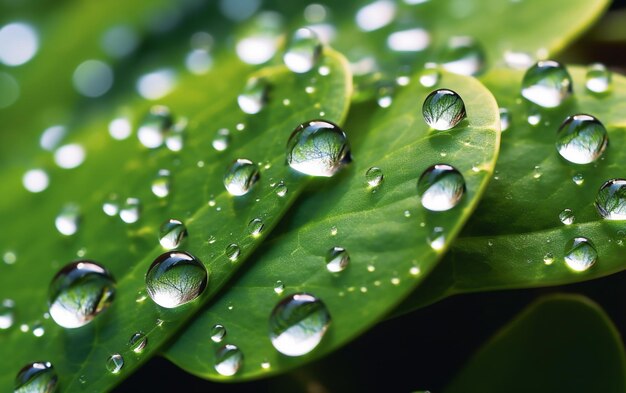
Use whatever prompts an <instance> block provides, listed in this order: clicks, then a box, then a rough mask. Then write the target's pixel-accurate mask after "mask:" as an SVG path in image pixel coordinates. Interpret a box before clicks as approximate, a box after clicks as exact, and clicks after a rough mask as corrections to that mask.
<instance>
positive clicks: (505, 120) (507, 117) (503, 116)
mask: <svg viewBox="0 0 626 393" xmlns="http://www.w3.org/2000/svg"><path fill="white" fill-rule="evenodd" d="M510 126H511V112H509V110H508V109H506V108H500V131H502V132H504V131H506V130H508V129H509V127H510Z"/></svg>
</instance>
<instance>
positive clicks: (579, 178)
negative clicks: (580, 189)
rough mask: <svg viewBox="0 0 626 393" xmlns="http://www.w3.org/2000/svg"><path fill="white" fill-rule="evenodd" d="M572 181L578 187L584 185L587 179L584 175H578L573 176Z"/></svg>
mask: <svg viewBox="0 0 626 393" xmlns="http://www.w3.org/2000/svg"><path fill="white" fill-rule="evenodd" d="M572 181H573V182H574V184H576V185H577V186H582V185H583V183H584V182H585V177H584V176H583V174H582V173H577V174H575V175H574V176H572Z"/></svg>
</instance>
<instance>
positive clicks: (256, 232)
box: [248, 218, 265, 237]
mask: <svg viewBox="0 0 626 393" xmlns="http://www.w3.org/2000/svg"><path fill="white" fill-rule="evenodd" d="M263 229H265V223H263V220H261V219H260V218H254V219H252V220H251V221H250V222H249V223H248V233H250V235H251V236H252V237H259V236H261V233H263Z"/></svg>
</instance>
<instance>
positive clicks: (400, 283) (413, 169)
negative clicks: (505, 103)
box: [165, 74, 500, 380]
mask: <svg viewBox="0 0 626 393" xmlns="http://www.w3.org/2000/svg"><path fill="white" fill-rule="evenodd" d="M417 79H418V78H415V79H414V82H413V83H412V84H410V85H409V86H407V87H406V88H404V89H402V90H401V91H400V93H399V94H398V96H397V98H396V99H394V102H393V104H392V105H391V106H390V107H389V108H387V109H385V110H382V109H380V110H377V111H374V110H372V105H373V104H372V103H365V104H360V105H356V106H353V108H352V110H351V114H352V115H351V116H350V117H349V119H348V122H347V124H346V127H345V129H346V132H347V133H348V134H349V135H350V138H351V141H352V144H353V156H354V162H353V165H352V166H351V168H350V169H349V170H348V171H346V172H345V173H343V174H341V175H340V176H338V178H337V179H336V181H337V182H336V184H332V185H330V184H328V185H327V187H316V189H313V190H311V191H310V192H309V193H308V194H307V195H306V197H305V198H304V199H303V200H302V201H300V203H299V204H298V206H297V208H296V209H294V211H293V212H291V213H290V214H289V215H288V216H287V217H286V219H285V220H284V224H281V226H280V227H279V228H278V229H277V233H278V234H277V235H276V236H273V237H272V239H271V240H270V241H268V242H267V243H266V244H264V246H263V247H262V249H260V250H259V252H258V253H257V254H256V256H255V257H254V260H253V261H251V264H250V265H249V267H248V266H246V268H245V270H244V271H243V273H242V275H241V276H240V277H239V278H238V279H237V280H236V281H235V282H233V283H232V286H229V288H228V290H227V291H226V292H224V293H223V294H222V295H221V296H220V297H219V298H218V299H216V301H215V302H214V303H212V304H211V306H210V307H209V308H208V309H206V310H205V311H204V312H203V313H202V314H201V315H199V316H198V317H197V318H196V319H195V320H194V322H193V324H192V325H190V326H189V327H188V328H187V330H186V331H185V332H184V333H183V334H182V335H181V336H180V337H179V338H178V340H177V341H176V342H175V343H173V345H172V346H171V347H169V348H168V349H167V351H166V353H165V355H166V356H167V357H168V358H169V359H170V360H172V361H173V362H174V363H176V364H177V365H178V366H180V367H182V368H184V369H185V370H187V371H189V372H191V373H193V374H196V375H199V376H201V377H204V378H209V379H216V380H225V379H229V380H233V379H237V380H241V379H248V378H255V377H260V376H264V375H270V374H275V373H280V372H284V371H286V370H288V369H291V368H293V367H296V366H298V365H301V364H303V363H304V362H307V361H310V360H313V359H315V358H319V357H320V356H322V355H324V354H327V353H329V352H331V351H332V350H334V349H336V348H337V347H338V346H340V345H342V344H345V343H346V342H348V341H349V340H351V339H353V338H354V337H356V336H357V335H359V334H360V333H363V332H364V331H365V330H366V329H368V328H369V327H370V326H372V325H373V324H374V323H376V322H377V321H378V320H379V319H381V317H383V316H384V315H385V314H386V313H387V312H388V311H389V310H390V309H391V308H392V307H393V306H394V305H395V304H396V303H397V302H399V301H400V300H401V299H402V298H403V297H404V296H406V295H407V294H408V293H409V292H410V291H411V290H412V288H414V287H415V286H416V285H417V284H418V283H419V282H421V281H422V279H423V278H424V277H425V276H426V275H427V274H428V273H429V271H430V270H431V269H432V268H433V267H434V266H435V264H436V263H437V261H438V260H439V258H440V257H441V256H442V254H443V251H444V249H445V248H446V246H447V245H448V244H449V243H450V241H452V240H453V239H454V237H455V236H456V234H457V232H458V231H459V230H460V228H461V226H462V225H463V223H464V221H465V220H466V219H467V218H468V217H469V214H470V213H471V212H472V211H473V209H474V207H475V206H476V204H477V202H478V199H479V197H480V196H481V194H482V191H483V189H484V188H485V186H486V184H487V181H488V179H489V177H490V176H491V173H492V169H493V166H494V163H495V158H496V155H497V152H498V145H499V135H500V133H499V130H498V129H499V126H498V116H497V107H496V103H495V101H494V100H493V98H492V96H491V95H490V93H489V92H488V91H487V90H486V89H485V88H484V87H483V86H482V85H481V84H480V83H478V82H477V81H476V80H475V79H472V78H468V77H463V76H459V75H454V74H444V75H443V77H442V79H441V81H440V85H439V86H442V87H447V88H450V89H453V90H454V91H456V92H457V93H458V94H459V95H460V96H461V97H462V98H463V99H464V100H465V106H466V109H467V119H466V120H463V121H462V122H461V123H460V124H459V125H458V126H457V127H456V128H453V129H451V130H450V131H446V132H438V131H434V130H432V129H429V128H428V127H427V126H426V124H425V122H424V119H423V117H422V114H421V104H422V102H424V99H425V98H426V96H427V95H428V94H429V92H430V90H428V89H426V88H424V87H423V86H421V85H420V84H419V83H417ZM372 112H374V113H373V114H372ZM441 162H445V163H448V164H450V165H453V166H454V167H455V168H457V169H458V170H459V171H460V172H461V173H462V174H463V176H464V177H465V181H466V184H467V192H466V194H465V196H464V197H463V199H462V200H461V202H460V204H459V205H458V206H457V207H455V208H454V209H452V210H450V211H447V212H429V211H427V210H426V209H424V208H423V207H421V204H420V200H419V197H418V196H417V187H416V186H417V179H418V178H419V177H420V174H421V173H422V172H423V171H424V170H425V169H427V168H428V167H430V166H431V165H433V164H436V163H441ZM371 167H379V168H380V169H381V170H382V172H383V174H384V180H383V182H382V184H381V185H380V186H379V187H378V188H375V189H374V190H372V189H370V188H368V184H367V182H366V177H365V173H366V171H367V170H368V169H369V168H371ZM473 168H479V169H478V170H473ZM436 227H441V228H443V236H444V237H445V242H442V243H443V244H441V246H442V249H440V250H435V249H433V248H431V246H430V244H429V242H428V238H429V237H430V236H431V233H432V232H433V230H434V228H436ZM333 247H343V248H345V250H346V251H347V252H348V253H349V255H350V263H349V265H348V267H347V268H346V269H345V270H344V271H342V272H340V273H330V272H329V271H328V270H327V269H326V267H325V256H326V254H327V252H328V251H329V250H330V249H331V248H333ZM278 280H281V281H282V282H283V283H284V285H285V288H284V292H282V294H280V295H279V294H277V293H276V292H275V291H274V287H275V284H276V282H277V281H278ZM298 292H308V293H311V294H313V295H315V296H317V297H319V298H320V299H321V300H322V301H323V302H324V303H325V304H326V306H327V308H328V310H329V312H330V314H331V317H332V323H331V325H330V328H329V331H328V333H327V334H326V336H325V337H324V339H323V340H322V342H321V343H320V345H319V346H318V347H317V348H316V349H315V350H314V351H313V352H311V353H310V354H307V355H305V356H302V357H292V358H290V357H286V356H283V355H281V354H280V353H278V352H277V351H276V350H275V349H274V348H273V347H272V344H271V342H270V339H269V335H268V330H269V325H268V322H269V317H270V313H271V311H272V309H273V308H274V306H275V305H276V303H277V302H278V301H279V300H281V299H284V298H285V297H286V296H288V295H291V294H293V293H298ZM215 324H221V325H223V326H224V327H225V328H226V331H227V334H226V337H225V339H224V340H223V341H222V342H221V343H220V344H215V343H213V342H212V340H211V338H210V334H211V333H210V331H211V327H212V326H213V325H215ZM226 343H228V344H234V345H237V346H238V347H239V348H240V349H241V350H242V352H243V354H244V365H243V367H242V369H241V370H240V371H239V373H238V374H237V375H235V376H234V377H231V378H227V377H223V376H220V375H219V374H218V373H217V372H216V371H215V369H214V364H215V354H216V350H217V349H218V348H219V347H220V346H221V345H223V344H226ZM264 362H269V364H270V366H269V367H268V368H262V366H261V364H262V363H264Z"/></svg>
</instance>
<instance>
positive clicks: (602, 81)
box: [585, 63, 611, 93]
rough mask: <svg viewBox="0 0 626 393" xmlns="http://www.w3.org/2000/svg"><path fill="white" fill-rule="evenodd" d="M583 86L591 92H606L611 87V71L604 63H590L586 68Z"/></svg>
mask: <svg viewBox="0 0 626 393" xmlns="http://www.w3.org/2000/svg"><path fill="white" fill-rule="evenodd" d="M585 87H587V90H589V91H591V92H593V93H606V92H607V91H608V90H609V88H610V87H611V71H609V70H608V69H607V68H606V66H605V65H604V64H600V63H596V64H592V65H590V66H589V68H588V69H587V75H586V80H585Z"/></svg>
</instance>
